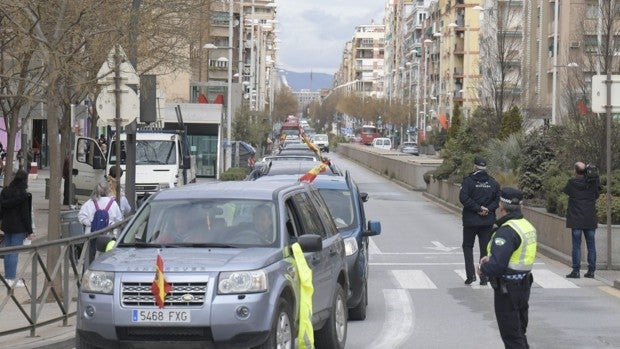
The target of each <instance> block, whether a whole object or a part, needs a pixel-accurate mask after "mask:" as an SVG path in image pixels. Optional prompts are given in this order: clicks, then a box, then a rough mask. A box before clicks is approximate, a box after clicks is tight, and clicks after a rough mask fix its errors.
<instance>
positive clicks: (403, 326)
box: [368, 289, 415, 348]
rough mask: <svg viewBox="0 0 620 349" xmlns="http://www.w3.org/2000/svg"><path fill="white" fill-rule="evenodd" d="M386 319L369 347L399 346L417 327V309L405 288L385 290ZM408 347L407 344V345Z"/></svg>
mask: <svg viewBox="0 0 620 349" xmlns="http://www.w3.org/2000/svg"><path fill="white" fill-rule="evenodd" d="M383 299H385V309H386V312H385V321H384V322H383V329H382V330H381V332H380V335H379V336H378V337H375V339H374V340H373V341H372V343H370V344H369V346H368V348H399V347H402V346H403V344H406V341H407V337H408V336H409V334H410V333H412V332H413V329H414V327H415V309H414V305H413V302H412V301H411V298H410V297H409V293H408V292H407V291H405V290H402V289H401V290H390V289H384V290H383ZM405 347H407V346H405Z"/></svg>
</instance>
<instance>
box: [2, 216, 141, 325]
mask: <svg viewBox="0 0 620 349" xmlns="http://www.w3.org/2000/svg"><path fill="white" fill-rule="evenodd" d="M129 220H130V218H126V219H125V220H123V221H122V222H119V223H116V224H114V225H111V226H110V227H108V228H106V229H104V230H100V231H97V232H95V233H90V234H88V235H81V236H76V237H68V238H61V239H58V240H54V241H47V242H41V243H33V244H32V245H22V246H14V247H4V248H0V257H2V258H4V256H6V255H8V254H11V253H19V254H20V257H19V263H18V269H17V274H16V278H15V280H23V281H24V284H25V286H24V287H15V284H14V283H13V284H9V283H8V282H7V279H6V278H5V277H4V276H2V275H0V285H3V286H4V287H5V288H6V290H7V292H6V294H3V295H0V318H2V319H4V320H3V321H2V324H0V337H2V336H5V335H9V334H13V333H18V332H23V331H28V330H29V331H30V336H32V337H34V336H36V331H37V328H38V327H40V326H44V325H49V324H52V323H55V322H59V321H62V324H63V326H67V323H68V320H69V318H70V317H71V316H73V315H75V313H76V309H77V307H76V305H75V303H76V299H77V294H78V290H79V288H80V283H81V281H82V274H83V273H84V271H85V270H86V269H87V268H88V265H89V249H90V246H91V245H92V244H96V241H97V237H99V236H102V235H108V234H111V233H112V231H113V230H114V229H120V230H122V228H123V227H124V226H125V225H126V224H127V223H128V222H129ZM48 256H57V258H56V259H55V260H52V261H50V263H49V264H48ZM52 258H53V257H52ZM28 286H30V287H28ZM28 308H29V309H28Z"/></svg>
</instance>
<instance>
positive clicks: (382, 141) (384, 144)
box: [372, 137, 392, 150]
mask: <svg viewBox="0 0 620 349" xmlns="http://www.w3.org/2000/svg"><path fill="white" fill-rule="evenodd" d="M372 146H373V147H375V148H379V149H387V150H389V149H392V140H390V139H389V138H385V137H377V138H375V139H373V140H372Z"/></svg>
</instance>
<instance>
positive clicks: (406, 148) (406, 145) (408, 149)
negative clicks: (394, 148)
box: [398, 142, 420, 155]
mask: <svg viewBox="0 0 620 349" xmlns="http://www.w3.org/2000/svg"><path fill="white" fill-rule="evenodd" d="M398 150H399V151H400V152H401V153H405V154H411V155H420V150H419V149H418V144H417V143H416V142H403V144H401V145H400V147H398Z"/></svg>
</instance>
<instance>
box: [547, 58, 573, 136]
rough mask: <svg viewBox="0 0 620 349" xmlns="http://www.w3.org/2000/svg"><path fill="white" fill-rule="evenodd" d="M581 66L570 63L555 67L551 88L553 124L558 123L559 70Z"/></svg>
mask: <svg viewBox="0 0 620 349" xmlns="http://www.w3.org/2000/svg"><path fill="white" fill-rule="evenodd" d="M577 67H579V64H577V63H575V62H570V63H568V64H567V65H554V66H553V83H552V86H551V89H552V90H551V124H552V125H555V124H556V123H557V121H558V120H557V85H558V68H577Z"/></svg>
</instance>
